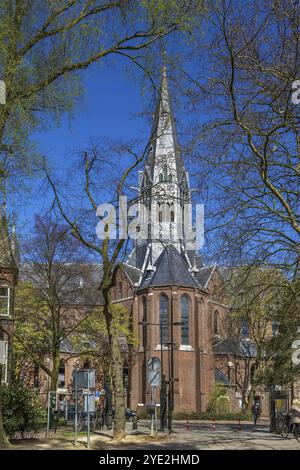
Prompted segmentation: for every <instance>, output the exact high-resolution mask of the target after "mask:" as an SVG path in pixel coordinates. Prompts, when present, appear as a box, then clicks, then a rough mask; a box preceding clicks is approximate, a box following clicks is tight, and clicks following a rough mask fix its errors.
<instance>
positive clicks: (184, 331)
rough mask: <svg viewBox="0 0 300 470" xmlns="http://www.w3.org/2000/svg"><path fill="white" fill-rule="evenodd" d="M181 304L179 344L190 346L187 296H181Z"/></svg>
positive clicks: (188, 302)
mask: <svg viewBox="0 0 300 470" xmlns="http://www.w3.org/2000/svg"><path fill="white" fill-rule="evenodd" d="M180 303H181V344H182V345H186V346H187V345H189V344H190V301H189V298H188V296H187V295H183V296H182V297H181V300H180Z"/></svg>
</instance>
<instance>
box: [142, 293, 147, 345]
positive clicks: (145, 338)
mask: <svg viewBox="0 0 300 470" xmlns="http://www.w3.org/2000/svg"><path fill="white" fill-rule="evenodd" d="M147 321H148V312H147V298H146V297H143V348H144V349H146V348H147V325H146V324H144V323H145V322H147Z"/></svg>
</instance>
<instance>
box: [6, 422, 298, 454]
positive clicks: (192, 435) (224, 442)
mask: <svg viewBox="0 0 300 470" xmlns="http://www.w3.org/2000/svg"><path fill="white" fill-rule="evenodd" d="M127 431H128V435H127V436H126V439H125V440H123V441H121V442H114V441H113V439H112V431H108V432H107V431H104V432H97V433H94V434H92V435H91V449H95V450H114V449H119V450H127V449H128V450H132V449H141V450H145V451H147V450H154V449H156V450H190V451H192V450H285V449H286V450H300V442H297V441H296V439H295V438H291V437H290V438H289V439H283V438H282V437H281V436H278V435H275V434H271V433H270V432H269V426H268V425H267V424H259V425H258V426H256V427H254V425H253V424H251V423H242V425H241V429H240V428H239V425H238V423H236V422H235V423H228V422H227V423H218V422H217V423H216V429H215V431H213V430H212V423H209V422H191V423H190V427H189V430H188V431H187V430H186V424H185V423H184V422H178V421H176V422H174V432H173V433H172V434H170V435H162V434H161V433H158V435H157V439H154V438H151V437H150V436H149V423H148V422H146V421H145V422H139V429H138V431H133V429H132V423H127ZM73 442H74V441H73V436H72V434H71V433H67V435H66V433H60V432H58V433H57V434H56V435H54V436H53V437H52V438H48V439H45V438H40V439H33V440H31V441H26V440H25V441H21V442H18V443H16V444H15V445H14V448H15V449H20V448H21V449H22V448H23V449H36V450H37V449H40V450H42V449H49V450H51V449H53V450H55V449H72V450H77V449H78V450H80V449H81V450H83V449H86V437H85V436H83V435H80V436H78V445H77V446H76V447H75V446H74V443H73Z"/></svg>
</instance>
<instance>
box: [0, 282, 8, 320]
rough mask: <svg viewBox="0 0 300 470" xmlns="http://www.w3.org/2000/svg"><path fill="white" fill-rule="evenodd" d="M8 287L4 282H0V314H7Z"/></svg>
mask: <svg viewBox="0 0 300 470" xmlns="http://www.w3.org/2000/svg"><path fill="white" fill-rule="evenodd" d="M9 298H10V288H9V286H8V285H7V284H5V283H0V315H3V316H8V315H9Z"/></svg>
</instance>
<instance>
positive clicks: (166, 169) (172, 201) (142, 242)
mask: <svg viewBox="0 0 300 470" xmlns="http://www.w3.org/2000/svg"><path fill="white" fill-rule="evenodd" d="M139 201H140V210H139V212H140V216H141V219H142V226H143V234H142V235H141V237H140V238H139V239H138V240H137V241H136V243H135V247H134V250H133V252H132V253H131V255H130V257H129V259H128V261H127V264H128V265H130V266H133V267H135V268H137V269H139V270H140V274H141V276H140V278H141V279H142V277H143V275H144V274H145V273H146V272H147V271H148V275H149V273H151V272H154V271H155V263H156V261H157V260H158V258H159V257H160V255H161V254H162V253H163V252H164V250H165V249H168V250H169V249H170V247H171V246H172V247H173V248H174V249H175V250H176V251H177V252H178V254H181V255H183V256H184V258H185V261H186V263H187V264H188V269H189V271H190V272H195V271H196V270H197V269H198V268H199V266H200V267H202V261H201V258H200V257H199V256H198V255H197V253H196V252H195V250H190V249H189V248H190V242H191V238H192V237H193V231H192V227H191V224H192V221H191V213H190V212H191V211H190V209H189V207H188V204H190V203H191V191H190V184H189V174H188V172H187V171H186V169H185V166H184V164H183V161H182V158H181V153H180V147H179V144H178V139H177V133H176V127H175V119H174V115H173V111H172V105H171V99H170V93H169V87H168V81H167V71H166V67H165V66H164V67H163V71H162V80H161V85H160V89H159V94H158V98H157V104H156V109H155V114H154V119H153V125H152V130H151V134H150V139H149V148H148V154H147V159H146V162H145V167H144V170H143V171H140V173H139ZM143 208H146V210H143ZM189 255H192V256H189ZM190 258H192V259H190ZM195 263H196V264H197V266H196V264H195ZM141 279H140V280H141Z"/></svg>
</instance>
